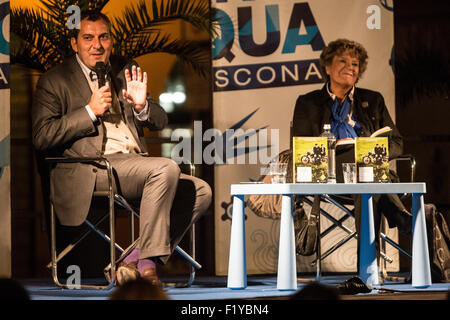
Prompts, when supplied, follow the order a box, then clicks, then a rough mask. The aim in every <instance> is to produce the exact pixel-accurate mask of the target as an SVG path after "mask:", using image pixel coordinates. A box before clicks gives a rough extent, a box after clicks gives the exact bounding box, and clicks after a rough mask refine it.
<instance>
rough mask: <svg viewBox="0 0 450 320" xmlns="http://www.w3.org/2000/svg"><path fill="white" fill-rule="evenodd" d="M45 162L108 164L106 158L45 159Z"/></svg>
mask: <svg viewBox="0 0 450 320" xmlns="http://www.w3.org/2000/svg"><path fill="white" fill-rule="evenodd" d="M45 161H46V162H48V163H85V162H95V161H103V162H105V161H106V162H108V160H107V159H106V158H103V157H74V158H68V157H47V158H45Z"/></svg>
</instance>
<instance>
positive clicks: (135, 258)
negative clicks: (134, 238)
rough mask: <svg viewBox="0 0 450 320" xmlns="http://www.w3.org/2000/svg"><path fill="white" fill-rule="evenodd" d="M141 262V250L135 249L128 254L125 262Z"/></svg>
mask: <svg viewBox="0 0 450 320" xmlns="http://www.w3.org/2000/svg"><path fill="white" fill-rule="evenodd" d="M138 260H139V249H133V251H131V252H130V254H128V255H127V256H126V257H125V259H123V261H124V262H125V263H131V262H136V261H138Z"/></svg>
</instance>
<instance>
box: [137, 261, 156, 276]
mask: <svg viewBox="0 0 450 320" xmlns="http://www.w3.org/2000/svg"><path fill="white" fill-rule="evenodd" d="M148 268H152V269H155V268H156V264H155V262H154V261H152V260H150V259H140V260H139V262H138V270H139V272H140V273H142V272H143V271H144V270H145V269H148Z"/></svg>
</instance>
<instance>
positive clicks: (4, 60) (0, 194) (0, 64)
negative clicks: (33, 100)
mask: <svg viewBox="0 0 450 320" xmlns="http://www.w3.org/2000/svg"><path fill="white" fill-rule="evenodd" d="M0 277H11V166H10V109H9V1H4V0H0Z"/></svg>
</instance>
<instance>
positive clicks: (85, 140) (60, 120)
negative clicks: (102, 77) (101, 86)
mask: <svg viewBox="0 0 450 320" xmlns="http://www.w3.org/2000/svg"><path fill="white" fill-rule="evenodd" d="M110 62H111V79H112V82H113V85H114V87H115V89H116V92H117V95H118V98H119V101H120V105H121V107H122V111H123V114H124V118H125V123H126V124H127V125H128V127H129V129H130V131H131V132H132V134H133V136H134V138H135V140H136V141H137V143H138V144H139V146H140V148H141V150H143V152H146V151H147V147H146V143H145V140H144V135H143V128H144V127H147V128H149V129H151V130H160V129H162V128H164V126H165V125H166V124H167V115H166V113H165V111H164V109H162V108H161V107H160V106H159V105H158V104H157V102H156V101H155V100H153V99H151V98H150V96H149V97H148V99H147V100H148V105H149V111H150V117H149V119H148V120H147V121H139V120H137V119H136V117H135V116H134V114H133V110H132V106H131V105H130V104H129V103H127V102H126V100H124V99H123V96H122V94H121V93H122V89H126V81H125V75H124V70H125V68H131V66H132V65H133V64H134V65H137V63H136V62H135V61H126V60H124V59H123V58H119V57H113V56H112V57H111V58H110ZM91 95H92V91H91V89H90V87H89V83H88V81H87V80H86V78H85V76H84V74H83V71H82V70H81V67H80V65H79V64H78V62H77V59H76V57H75V55H74V56H72V57H70V58H68V59H67V60H66V61H64V62H63V63H62V64H60V65H58V66H55V67H54V68H52V69H50V70H49V71H47V72H46V73H44V74H43V75H42V76H41V77H40V79H39V81H38V83H37V87H36V92H35V95H34V99H33V107H32V138H33V144H34V146H35V148H36V150H37V151H38V153H39V155H40V156H48V155H52V156H67V157H79V156H85V157H98V156H100V155H101V154H102V145H103V139H104V132H103V126H102V124H101V119H100V121H98V122H97V123H94V122H93V121H92V120H91V118H90V117H89V114H88V112H87V111H86V109H85V106H86V105H87V104H88V103H89V100H90V98H91ZM96 172H97V168H96V167H95V166H94V165H90V164H69V163H66V164H58V165H56V167H55V168H53V170H51V173H50V179H51V182H52V185H53V188H52V190H51V192H50V197H51V199H52V201H53V203H54V205H55V211H56V214H57V215H58V218H59V220H60V222H61V224H63V225H69V226H76V225H80V224H81V223H83V221H84V220H85V219H86V217H87V214H88V212H89V207H90V204H91V198H92V194H93V192H94V187H95V180H96Z"/></svg>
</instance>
